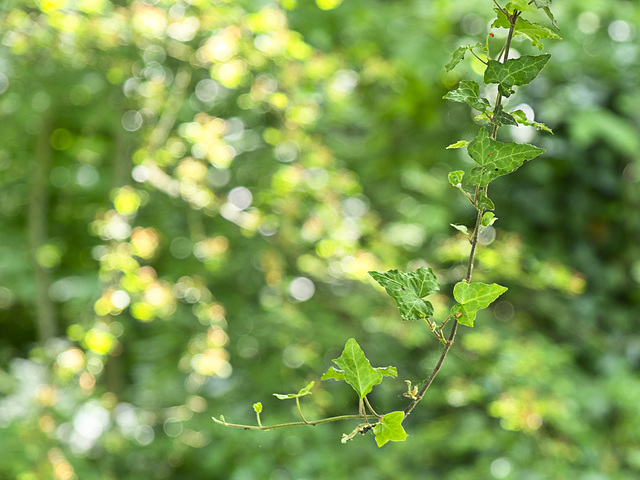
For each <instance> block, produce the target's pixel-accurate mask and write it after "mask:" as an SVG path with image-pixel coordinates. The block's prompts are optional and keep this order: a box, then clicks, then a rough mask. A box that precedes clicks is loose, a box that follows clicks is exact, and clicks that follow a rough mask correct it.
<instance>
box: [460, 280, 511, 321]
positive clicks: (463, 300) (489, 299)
mask: <svg viewBox="0 0 640 480" xmlns="http://www.w3.org/2000/svg"><path fill="white" fill-rule="evenodd" d="M506 291H507V287H503V286H501V285H498V284H497V283H492V284H491V285H489V284H486V283H480V282H473V283H467V282H466V281H464V280H463V281H461V282H458V283H456V285H455V286H454V287H453V298H455V299H456V302H458V304H457V305H454V306H453V307H451V315H453V317H454V318H455V319H456V320H458V323H460V324H462V325H467V326H469V327H473V322H474V320H475V319H476V313H477V312H478V310H482V309H483V308H487V307H488V306H489V305H491V303H493V302H494V301H495V300H496V298H498V297H499V296H500V295H502V294H503V293H504V292H506Z"/></svg>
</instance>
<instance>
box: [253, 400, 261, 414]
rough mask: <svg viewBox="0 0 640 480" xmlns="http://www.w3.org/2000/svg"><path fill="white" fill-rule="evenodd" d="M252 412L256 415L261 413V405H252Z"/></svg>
mask: <svg viewBox="0 0 640 480" xmlns="http://www.w3.org/2000/svg"><path fill="white" fill-rule="evenodd" d="M253 411H254V412H256V413H258V414H259V413H261V412H262V403H260V402H257V403H254V404H253Z"/></svg>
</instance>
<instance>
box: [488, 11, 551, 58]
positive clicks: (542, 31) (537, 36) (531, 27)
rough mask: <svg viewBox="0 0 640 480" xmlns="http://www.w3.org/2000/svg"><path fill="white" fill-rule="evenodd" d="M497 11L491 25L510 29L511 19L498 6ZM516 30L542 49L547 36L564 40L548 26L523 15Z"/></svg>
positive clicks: (517, 33) (519, 18) (516, 32)
mask: <svg viewBox="0 0 640 480" xmlns="http://www.w3.org/2000/svg"><path fill="white" fill-rule="evenodd" d="M518 10H520V9H518ZM495 11H496V13H497V15H498V18H496V19H495V20H494V22H493V23H492V24H491V26H492V27H494V28H495V27H502V28H506V29H509V28H510V26H511V24H510V22H509V19H508V18H507V17H506V15H505V14H504V13H503V12H502V11H500V10H498V9H497V8H496V9H495ZM514 32H515V34H516V35H522V36H523V37H525V38H526V39H528V40H529V41H530V42H531V45H533V46H534V47H538V50H542V47H543V45H542V42H541V40H544V39H545V38H551V39H553V40H562V38H561V37H560V35H558V34H557V33H555V32H554V31H552V30H550V29H548V28H547V27H543V26H542V25H540V24H537V23H531V22H529V21H527V20H525V19H524V18H522V17H518V20H516V25H515V27H514Z"/></svg>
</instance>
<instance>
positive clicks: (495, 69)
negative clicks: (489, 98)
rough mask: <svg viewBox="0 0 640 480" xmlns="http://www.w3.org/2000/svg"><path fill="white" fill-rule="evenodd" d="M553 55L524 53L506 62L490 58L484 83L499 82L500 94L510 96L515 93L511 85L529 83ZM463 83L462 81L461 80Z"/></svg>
mask: <svg viewBox="0 0 640 480" xmlns="http://www.w3.org/2000/svg"><path fill="white" fill-rule="evenodd" d="M550 58H551V55H549V54H548V53H545V54H543V55H537V56H531V55H524V56H522V57H520V58H512V59H509V60H507V61H506V62H504V63H501V62H497V61H495V60H489V62H488V63H487V68H486V70H485V71H484V83H487V84H489V83H497V84H498V90H499V91H500V94H502V95H503V96H505V97H508V96H509V95H511V93H513V90H512V88H511V87H513V86H521V85H527V84H528V83H530V82H531V81H532V80H533V79H534V78H536V77H537V76H538V74H539V73H540V71H541V70H542V69H543V68H544V66H545V65H546V64H547V62H548V61H549V59H550ZM460 83H462V82H460Z"/></svg>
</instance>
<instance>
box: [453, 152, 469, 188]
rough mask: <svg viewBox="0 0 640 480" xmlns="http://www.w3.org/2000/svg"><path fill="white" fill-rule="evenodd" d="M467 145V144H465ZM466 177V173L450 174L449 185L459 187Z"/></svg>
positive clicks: (458, 171) (459, 171)
mask: <svg viewBox="0 0 640 480" xmlns="http://www.w3.org/2000/svg"><path fill="white" fill-rule="evenodd" d="M465 143H467V142H465ZM463 177H464V171H462V170H456V171H455V172H449V183H450V184H451V185H453V186H454V187H457V186H458V185H460V184H461V183H462V178H463Z"/></svg>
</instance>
